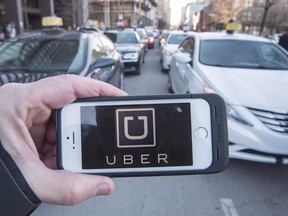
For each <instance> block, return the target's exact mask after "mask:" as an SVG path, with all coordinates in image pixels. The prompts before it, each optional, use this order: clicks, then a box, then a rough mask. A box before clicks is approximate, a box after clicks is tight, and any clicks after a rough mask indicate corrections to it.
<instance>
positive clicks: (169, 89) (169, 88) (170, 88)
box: [168, 76, 174, 93]
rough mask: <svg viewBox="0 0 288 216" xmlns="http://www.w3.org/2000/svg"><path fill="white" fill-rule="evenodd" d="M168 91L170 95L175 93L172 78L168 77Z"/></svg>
mask: <svg viewBox="0 0 288 216" xmlns="http://www.w3.org/2000/svg"><path fill="white" fill-rule="evenodd" d="M168 91H169V92H170V93H174V91H173V88H172V83H171V78H170V76H168Z"/></svg>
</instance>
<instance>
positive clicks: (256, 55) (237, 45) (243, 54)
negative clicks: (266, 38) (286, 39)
mask: <svg viewBox="0 0 288 216" xmlns="http://www.w3.org/2000/svg"><path fill="white" fill-rule="evenodd" d="M220 50H221V53H220V52H219V51H220ZM199 61H200V62H201V63H202V64H206V65H213V66H219V67H233V68H251V69H276V70H277V69H278V70H287V69H288V56H287V55H286V54H285V53H284V52H283V51H282V50H281V49H279V48H278V47H277V46H275V45H274V44H273V43H266V42H257V41H245V40H203V41H202V42H201V44H200V55H199Z"/></svg>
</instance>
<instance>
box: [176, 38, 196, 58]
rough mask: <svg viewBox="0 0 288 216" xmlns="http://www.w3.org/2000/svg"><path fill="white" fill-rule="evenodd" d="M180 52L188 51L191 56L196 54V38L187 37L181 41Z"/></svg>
mask: <svg viewBox="0 0 288 216" xmlns="http://www.w3.org/2000/svg"><path fill="white" fill-rule="evenodd" d="M179 50H180V52H183V53H188V54H189V55H190V57H191V58H193V56H194V39H193V38H190V37H189V38H187V39H185V40H184V41H183V43H181V45H180V46H179Z"/></svg>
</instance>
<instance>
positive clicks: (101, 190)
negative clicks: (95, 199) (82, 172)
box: [95, 184, 110, 196]
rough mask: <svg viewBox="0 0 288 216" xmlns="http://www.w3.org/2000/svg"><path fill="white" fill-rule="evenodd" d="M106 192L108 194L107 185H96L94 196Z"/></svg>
mask: <svg viewBox="0 0 288 216" xmlns="http://www.w3.org/2000/svg"><path fill="white" fill-rule="evenodd" d="M108 194H110V189H109V185H108V184H101V185H99V186H98V187H97V189H96V194H95V196H101V195H108Z"/></svg>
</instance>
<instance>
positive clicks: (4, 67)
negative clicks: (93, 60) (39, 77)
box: [0, 39, 87, 73]
mask: <svg viewBox="0 0 288 216" xmlns="http://www.w3.org/2000/svg"><path fill="white" fill-rule="evenodd" d="M85 44H86V40H84V39H83V40H81V41H80V43H79V40H61V39H50V40H47V39H45V40H43V39H41V40H39V39H38V40H32V39H29V40H27V39H25V40H24V39H23V40H21V39H19V40H7V41H3V42H1V43H0V70H1V72H3V71H16V70H20V71H21V70H25V71H45V72H55V71H65V72H68V73H69V72H71V73H73V72H77V71H79V70H81V69H82V68H83V67H84V65H85V61H86V60H85V59H86V55H85V53H86V52H87V51H85V49H86V46H85Z"/></svg>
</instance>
